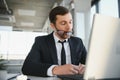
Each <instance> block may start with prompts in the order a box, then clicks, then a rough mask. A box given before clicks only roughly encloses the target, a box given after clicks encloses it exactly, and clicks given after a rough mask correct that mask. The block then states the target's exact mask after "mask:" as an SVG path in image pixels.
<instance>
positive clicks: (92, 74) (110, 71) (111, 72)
mask: <svg viewBox="0 0 120 80" xmlns="http://www.w3.org/2000/svg"><path fill="white" fill-rule="evenodd" d="M107 78H109V79H110V78H120V19H118V18H115V17H111V16H105V15H101V14H95V16H94V20H93V27H92V31H91V36H90V41H89V50H88V56H87V61H86V71H85V74H84V79H91V80H92V79H107Z"/></svg>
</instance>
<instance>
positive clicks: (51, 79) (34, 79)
mask: <svg viewBox="0 0 120 80" xmlns="http://www.w3.org/2000/svg"><path fill="white" fill-rule="evenodd" d="M27 77H28V79H30V80H61V79H60V78H57V77H34V76H27Z"/></svg>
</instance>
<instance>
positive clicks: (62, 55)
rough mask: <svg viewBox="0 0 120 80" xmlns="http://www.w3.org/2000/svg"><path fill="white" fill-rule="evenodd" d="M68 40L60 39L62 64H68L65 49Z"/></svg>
mask: <svg viewBox="0 0 120 80" xmlns="http://www.w3.org/2000/svg"><path fill="white" fill-rule="evenodd" d="M65 42H66V40H65V41H63V42H62V41H59V43H61V44H62V49H61V65H64V64H66V54H65V49H64V43H65Z"/></svg>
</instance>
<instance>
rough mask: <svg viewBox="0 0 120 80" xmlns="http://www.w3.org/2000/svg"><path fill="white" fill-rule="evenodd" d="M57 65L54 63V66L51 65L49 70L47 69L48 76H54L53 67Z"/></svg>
mask: <svg viewBox="0 0 120 80" xmlns="http://www.w3.org/2000/svg"><path fill="white" fill-rule="evenodd" d="M55 66H57V65H52V66H50V67H49V68H48V70H47V75H48V76H54V75H53V73H52V69H53V68H54V67H55Z"/></svg>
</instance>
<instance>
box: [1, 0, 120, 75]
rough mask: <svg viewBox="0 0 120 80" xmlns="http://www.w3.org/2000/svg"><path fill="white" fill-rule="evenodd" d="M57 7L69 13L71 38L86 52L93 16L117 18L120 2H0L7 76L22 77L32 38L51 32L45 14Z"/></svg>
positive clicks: (37, 0)
mask: <svg viewBox="0 0 120 80" xmlns="http://www.w3.org/2000/svg"><path fill="white" fill-rule="evenodd" d="M58 5H61V6H65V7H67V8H68V9H69V10H70V11H71V13H72V15H73V31H74V34H73V35H74V36H77V37H80V38H81V39H82V40H83V42H84V44H85V46H86V48H87V50H88V48H89V47H88V46H89V39H90V32H91V30H92V22H93V16H94V14H95V13H98V14H104V15H109V16H113V17H117V18H119V16H120V12H119V10H120V0H0V56H1V58H3V59H5V60H6V61H7V63H6V70H7V73H8V74H9V73H21V67H22V64H23V62H24V59H25V58H26V56H27V54H28V53H29V51H30V49H31V47H32V44H33V42H34V39H35V37H36V36H42V35H47V34H49V33H50V32H52V29H51V28H50V22H49V19H48V14H49V11H50V10H51V9H52V8H54V7H55V6H58Z"/></svg>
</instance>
